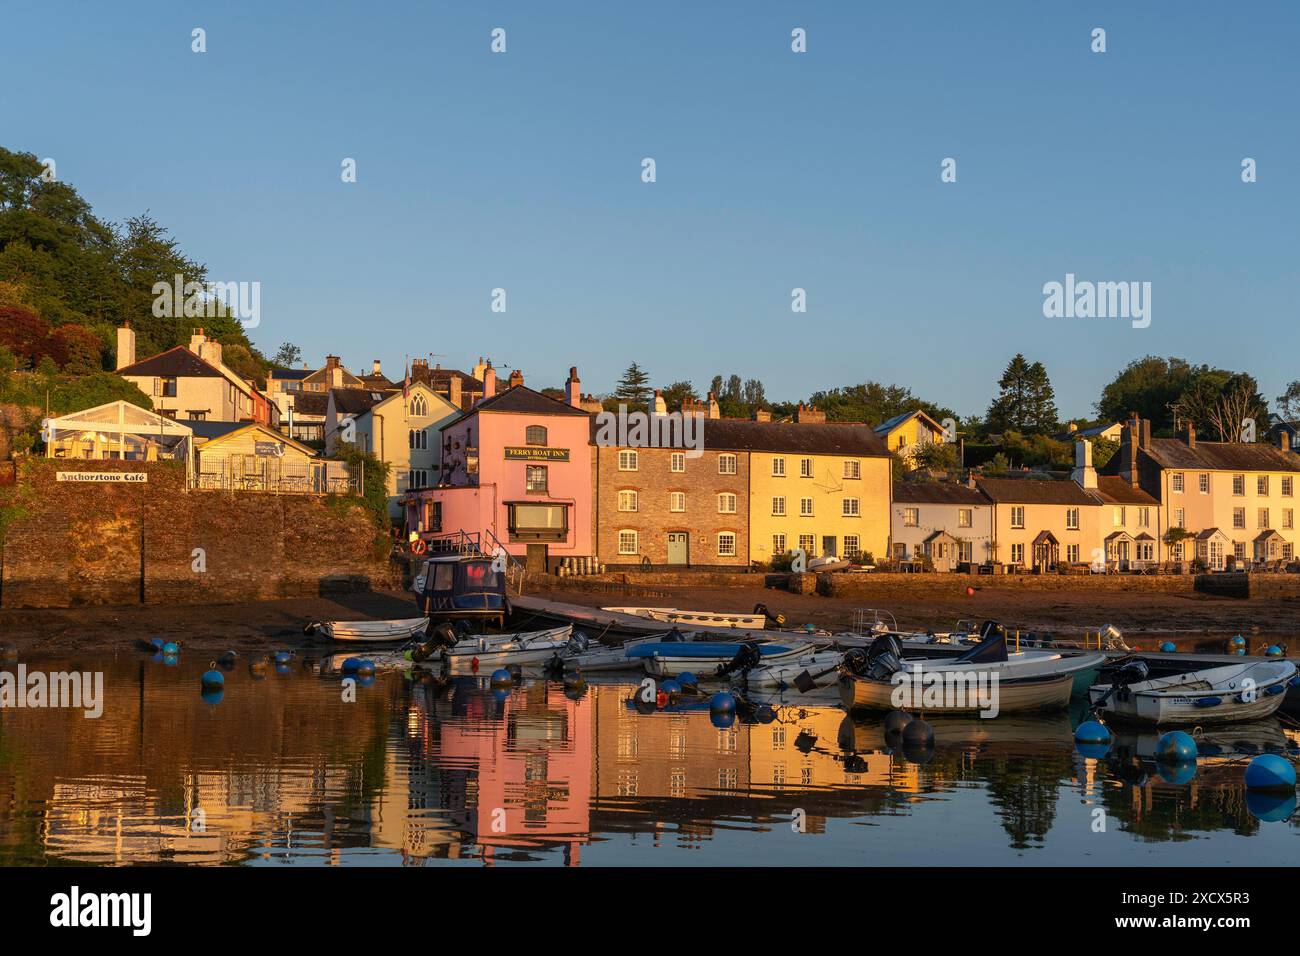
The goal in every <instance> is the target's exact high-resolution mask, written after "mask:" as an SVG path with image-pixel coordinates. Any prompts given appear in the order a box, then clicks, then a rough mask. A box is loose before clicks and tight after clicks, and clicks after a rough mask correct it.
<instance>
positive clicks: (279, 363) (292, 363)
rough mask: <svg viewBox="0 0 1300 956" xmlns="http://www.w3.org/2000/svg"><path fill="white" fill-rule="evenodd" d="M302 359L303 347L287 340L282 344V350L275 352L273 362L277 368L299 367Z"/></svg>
mask: <svg viewBox="0 0 1300 956" xmlns="http://www.w3.org/2000/svg"><path fill="white" fill-rule="evenodd" d="M301 361H302V349H300V348H298V346H296V345H294V344H293V343H292V342H285V343H284V344H283V345H281V346H280V350H279V351H278V352H276V353H275V357H274V358H272V359H271V362H272V363H273V364H274V365H275V366H276V367H277V368H297V367H298V363H299V362H301Z"/></svg>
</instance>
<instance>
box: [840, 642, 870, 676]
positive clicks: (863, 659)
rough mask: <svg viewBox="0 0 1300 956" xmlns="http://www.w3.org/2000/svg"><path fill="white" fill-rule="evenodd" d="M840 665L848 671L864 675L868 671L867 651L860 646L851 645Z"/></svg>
mask: <svg viewBox="0 0 1300 956" xmlns="http://www.w3.org/2000/svg"><path fill="white" fill-rule="evenodd" d="M840 666H841V667H843V668H844V670H846V671H847V672H848V673H850V674H855V675H857V676H858V677H862V676H863V675H865V674H866V673H867V666H868V659H867V652H866V651H864V650H863V649H862V648H860V647H850V648H849V649H848V650H847V651H845V652H844V657H843V658H841V660H840Z"/></svg>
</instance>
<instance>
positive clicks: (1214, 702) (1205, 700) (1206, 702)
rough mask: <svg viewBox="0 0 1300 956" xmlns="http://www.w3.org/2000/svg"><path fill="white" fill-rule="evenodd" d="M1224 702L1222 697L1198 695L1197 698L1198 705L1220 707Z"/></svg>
mask: <svg viewBox="0 0 1300 956" xmlns="http://www.w3.org/2000/svg"><path fill="white" fill-rule="evenodd" d="M1222 703H1223V698H1222V697H1198V698H1196V706H1197V707H1218V706H1219V705H1220V704H1222Z"/></svg>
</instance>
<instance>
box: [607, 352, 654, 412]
mask: <svg viewBox="0 0 1300 956" xmlns="http://www.w3.org/2000/svg"><path fill="white" fill-rule="evenodd" d="M649 382H650V376H649V375H648V374H647V373H646V371H645V369H643V368H641V366H639V365H637V364H636V362H633V363H632V364H631V365H629V366H628V367H627V371H626V372H624V373H623V377H622V378H621V379H619V380H618V385H617V386H616V387H615V389H614V397H615V398H617V399H618V400H619V401H621V402H624V403H626V404H627V405H628V406H634V405H635V406H644V405H645V404H646V403H647V402H649V400H650V395H651V389H650V385H649Z"/></svg>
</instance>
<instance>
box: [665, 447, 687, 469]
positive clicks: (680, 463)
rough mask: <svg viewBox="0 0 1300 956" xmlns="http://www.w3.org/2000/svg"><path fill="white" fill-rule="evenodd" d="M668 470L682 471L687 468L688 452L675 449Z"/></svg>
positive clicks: (670, 457)
mask: <svg viewBox="0 0 1300 956" xmlns="http://www.w3.org/2000/svg"><path fill="white" fill-rule="evenodd" d="M668 470H669V471H675V472H678V473H681V472H683V471H685V470H686V453H685V452H683V451H675V452H673V453H672V455H671V456H669V461H668Z"/></svg>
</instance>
